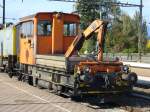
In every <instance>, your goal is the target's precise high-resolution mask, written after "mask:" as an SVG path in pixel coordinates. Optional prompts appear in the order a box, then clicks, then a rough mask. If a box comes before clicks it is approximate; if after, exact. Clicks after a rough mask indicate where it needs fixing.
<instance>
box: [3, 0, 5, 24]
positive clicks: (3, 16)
mask: <svg viewBox="0 0 150 112" xmlns="http://www.w3.org/2000/svg"><path fill="white" fill-rule="evenodd" d="M3 24H5V0H3Z"/></svg>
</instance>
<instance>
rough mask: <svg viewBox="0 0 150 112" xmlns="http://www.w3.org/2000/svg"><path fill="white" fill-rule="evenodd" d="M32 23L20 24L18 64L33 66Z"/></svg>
mask: <svg viewBox="0 0 150 112" xmlns="http://www.w3.org/2000/svg"><path fill="white" fill-rule="evenodd" d="M33 26H34V25H33V21H27V22H23V23H22V24H21V34H20V62H21V63H22V64H30V65H32V64H34V63H35V60H34V47H33V46H34V45H33V31H34V30H33Z"/></svg>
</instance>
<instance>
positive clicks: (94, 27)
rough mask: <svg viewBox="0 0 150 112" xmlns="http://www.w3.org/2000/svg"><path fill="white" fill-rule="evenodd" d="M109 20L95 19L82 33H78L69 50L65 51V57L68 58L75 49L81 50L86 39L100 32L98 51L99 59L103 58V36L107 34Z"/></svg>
mask: <svg viewBox="0 0 150 112" xmlns="http://www.w3.org/2000/svg"><path fill="white" fill-rule="evenodd" d="M107 24H108V23H107V22H106V21H101V20H95V21H94V22H93V23H92V24H91V25H90V26H89V27H88V28H87V29H86V30H85V31H84V32H83V33H82V34H81V35H78V36H77V37H76V38H75V39H74V41H73V42H72V44H71V45H70V47H69V48H68V50H67V52H66V53H65V57H66V58H68V57H70V56H72V54H73V52H74V51H79V50H80V49H81V48H82V46H83V43H84V41H85V40H88V39H89V38H90V37H91V36H92V34H94V33H98V36H97V41H98V45H99V51H98V60H99V61H101V60H102V55H103V48H102V44H103V37H104V35H105V32H106V29H107Z"/></svg>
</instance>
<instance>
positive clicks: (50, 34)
mask: <svg viewBox="0 0 150 112" xmlns="http://www.w3.org/2000/svg"><path fill="white" fill-rule="evenodd" d="M39 21H42V22H43V21H47V22H49V23H50V24H49V25H50V26H51V31H50V33H49V34H47V35H45V34H44V33H43V34H39V28H38V26H39ZM37 36H45V37H46V36H52V21H51V20H48V19H43V20H38V21H37Z"/></svg>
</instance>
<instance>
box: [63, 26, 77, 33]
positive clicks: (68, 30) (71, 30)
mask: <svg viewBox="0 0 150 112" xmlns="http://www.w3.org/2000/svg"><path fill="white" fill-rule="evenodd" d="M76 35H77V24H76V23H65V24H64V36H76Z"/></svg>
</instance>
